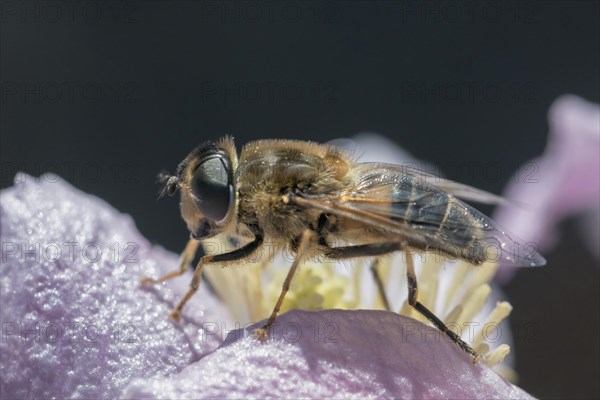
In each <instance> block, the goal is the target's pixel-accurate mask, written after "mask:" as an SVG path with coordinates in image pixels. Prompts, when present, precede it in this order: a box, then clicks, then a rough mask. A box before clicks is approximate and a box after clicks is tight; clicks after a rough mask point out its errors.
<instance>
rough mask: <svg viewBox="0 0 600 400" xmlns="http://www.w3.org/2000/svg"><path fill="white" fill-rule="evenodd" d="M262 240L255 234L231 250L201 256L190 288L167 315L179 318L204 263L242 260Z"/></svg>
mask: <svg viewBox="0 0 600 400" xmlns="http://www.w3.org/2000/svg"><path fill="white" fill-rule="evenodd" d="M262 240H263V238H262V235H256V236H255V238H254V240H253V241H252V242H250V243H248V244H247V245H245V246H244V247H240V248H239V249H236V250H234V251H232V252H229V253H225V254H217V255H207V256H204V257H202V258H201V259H200V261H198V265H197V266H196V270H195V271H194V276H193V277H192V282H191V283H190V288H189V289H188V291H187V293H186V294H185V296H183V299H181V301H180V302H179V304H177V307H175V309H174V310H173V311H171V314H169V316H170V317H171V318H173V319H174V320H176V321H177V320H179V318H180V316H181V310H182V309H183V307H184V306H185V304H186V303H187V302H188V300H189V299H190V298H191V297H192V296H193V295H194V293H196V291H197V290H198V288H199V287H200V281H201V280H202V269H203V268H204V266H205V265H206V264H210V263H219V262H230V261H237V260H242V259H244V258H246V257H249V256H250V255H252V253H254V252H255V251H256V249H258V248H259V247H260V245H261V243H262Z"/></svg>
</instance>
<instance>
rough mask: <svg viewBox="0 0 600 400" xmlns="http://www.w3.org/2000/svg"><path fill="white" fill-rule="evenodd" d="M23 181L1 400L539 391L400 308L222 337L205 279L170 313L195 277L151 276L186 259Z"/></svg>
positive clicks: (50, 187)
mask: <svg viewBox="0 0 600 400" xmlns="http://www.w3.org/2000/svg"><path fill="white" fill-rule="evenodd" d="M17 182H18V183H17V184H16V185H15V186H14V187H11V188H9V189H6V190H3V191H2V192H1V193H0V199H1V208H0V213H1V214H0V215H1V217H2V225H1V231H0V236H1V240H2V262H1V264H0V288H1V289H2V290H1V292H0V302H1V304H2V305H3V307H2V308H1V310H0V322H1V325H2V335H3V337H2V339H3V340H2V341H0V351H1V352H2V357H1V359H0V370H1V371H2V374H0V395H1V396H2V398H9V397H13V398H14V397H17V398H49V397H61V398H66V397H68V398H116V397H120V398H142V397H143V398H174V397H176V398H214V397H219V398H223V397H228V398H231V397H257V398H258V397H260V398H264V397H267V396H268V397H361V398H364V397H409V396H410V397H437V398H467V397H468V398H490V397H497V398H528V397H529V396H528V394H527V393H525V392H523V391H522V390H520V389H519V388H517V387H516V386H513V385H511V384H509V383H507V382H506V381H504V380H503V379H502V378H500V377H499V376H498V375H497V374H495V373H494V372H493V371H491V370H490V369H489V368H488V367H486V366H485V365H482V364H477V365H473V364H472V363H471V360H470V359H469V357H467V355H466V354H465V353H464V352H463V351H461V350H460V349H459V348H458V346H456V345H454V344H452V343H448V342H447V341H445V340H441V339H440V336H439V332H438V331H437V330H435V329H433V328H429V327H427V326H425V325H423V324H421V323H420V322H418V321H415V320H413V319H410V318H407V317H404V316H402V315H398V314H395V313H388V312H381V311H342V310H325V311H316V312H303V311H297V310H296V311H291V312H288V313H285V314H283V315H281V316H280V318H279V319H278V323H279V326H278V327H275V330H274V333H273V335H272V337H271V340H269V341H268V342H266V343H261V342H259V341H257V340H256V339H255V338H254V337H253V336H252V335H251V334H250V332H252V330H253V329H254V328H255V327H256V325H254V326H249V327H247V328H246V329H243V330H234V331H232V332H231V333H230V334H229V336H228V337H227V340H226V341H224V342H222V341H221V339H220V335H219V334H218V332H217V331H216V330H217V329H219V328H220V326H221V324H222V323H224V322H225V321H227V317H226V314H227V311H226V310H225V309H224V307H223V306H222V305H221V304H220V303H219V302H218V301H216V299H215V298H214V297H213V296H212V295H211V294H210V292H209V291H208V290H206V285H203V287H202V289H201V290H200V291H199V292H198V293H197V294H196V296H194V297H193V298H192V299H191V300H190V303H189V304H188V306H187V307H186V308H185V309H184V311H183V315H182V320H181V322H179V323H175V322H173V321H170V320H168V319H167V315H168V311H169V310H170V309H171V308H172V307H173V305H174V303H175V302H176V301H177V300H178V299H179V298H181V296H182V295H183V294H184V293H185V292H186V289H187V288H186V286H187V284H188V282H189V279H190V277H191V273H187V274H186V275H184V276H183V277H182V278H180V279H176V280H173V281H169V282H167V283H165V284H163V285H162V286H160V287H159V288H156V289H147V288H143V287H140V285H139V278H140V277H141V276H143V275H151V276H158V275H161V274H164V273H165V272H167V271H169V270H172V269H175V268H176V267H177V257H176V255H174V254H172V253H169V252H166V251H165V250H163V249H161V248H160V247H157V246H152V245H150V244H149V243H148V241H147V240H145V239H144V238H143V237H142V236H141V235H140V234H139V232H137V230H136V229H135V227H134V226H133V222H132V221H131V219H130V218H129V217H128V216H126V215H122V214H120V213H118V212H117V211H116V210H114V209H112V208H111V207H110V206H109V205H108V204H106V203H105V202H103V201H102V200H99V199H97V198H95V197H93V196H89V195H86V194H84V193H81V192H79V191H77V190H76V189H74V188H73V187H71V186H70V185H68V184H66V183H65V182H62V181H60V179H58V178H57V177H56V176H49V175H45V176H42V177H41V178H39V179H34V178H32V177H30V176H25V175H19V176H17ZM128 244H129V245H134V247H133V248H134V252H133V253H129V252H121V253H119V255H118V256H117V255H116V254H117V253H116V252H115V249H123V247H124V246H125V245H128ZM119 245H120V246H119ZM67 248H68V249H72V251H64V250H66V249H67ZM92 248H93V249H95V250H92V252H91V253H90V252H87V251H86V250H84V249H87V250H89V249H92ZM131 254H133V257H131ZM240 268H242V266H240ZM230 295H234V293H230ZM334 297H335V296H334ZM315 328H318V329H317V331H315ZM294 332H296V333H295V334H294ZM290 335H291V336H290Z"/></svg>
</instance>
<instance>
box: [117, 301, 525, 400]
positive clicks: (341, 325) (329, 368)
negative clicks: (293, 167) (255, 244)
mask: <svg viewBox="0 0 600 400" xmlns="http://www.w3.org/2000/svg"><path fill="white" fill-rule="evenodd" d="M276 323H277V325H276V327H275V329H274V332H273V334H272V336H271V338H270V339H269V340H268V341H267V342H265V343H261V342H259V341H258V340H257V339H256V338H254V337H253V336H252V334H251V332H252V330H253V329H254V328H256V327H258V326H260V325H254V326H251V327H249V328H248V329H246V330H238V331H233V332H232V333H230V335H229V336H228V338H227V340H226V341H225V343H224V344H223V345H222V346H221V347H220V348H219V349H217V350H216V351H215V352H214V353H212V354H210V355H208V356H206V357H204V358H203V359H201V360H200V361H198V362H195V363H193V364H191V365H190V366H188V367H187V368H185V369H184V370H183V371H181V372H180V373H178V374H176V375H174V376H172V377H170V378H150V379H140V380H136V381H134V382H133V383H132V384H131V385H130V386H129V387H128V388H127V389H126V390H125V392H124V393H123V396H122V397H124V398H130V399H135V398H177V399H191V398H194V399H199V398H267V397H269V398H301V397H302V398H332V397H335V398H346V397H349V398H374V397H376V398H381V397H394V398H455V399H456V398H469V399H484V398H485V399H489V398H502V399H509V398H518V399H523V398H531V396H529V395H528V394H527V393H525V392H524V391H522V390H521V389H519V388H518V387H516V386H513V385H511V384H510V383H508V382H506V381H504V380H503V379H502V378H500V377H499V376H498V375H497V374H496V373H494V372H493V371H492V370H490V369H489V368H488V367H486V366H485V365H481V364H478V365H473V364H472V362H471V359H470V357H468V356H467V355H466V354H465V353H464V352H463V351H462V350H460V348H459V347H458V346H457V345H456V344H454V343H449V342H448V341H447V340H446V339H445V337H443V336H442V335H441V334H440V333H439V332H438V331H437V330H435V329H433V328H430V327H427V326H425V325H423V324H421V323H420V322H417V321H415V320H413V319H411V318H407V317H403V316H400V315H398V314H393V313H389V312H382V311H341V310H328V311H319V312H307V311H299V310H294V311H290V312H288V313H286V314H284V315H282V316H280V317H279V319H278V320H277V322H276Z"/></svg>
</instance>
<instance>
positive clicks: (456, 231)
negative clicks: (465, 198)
mask: <svg viewBox="0 0 600 400" xmlns="http://www.w3.org/2000/svg"><path fill="white" fill-rule="evenodd" d="M427 189H429V188H427ZM427 189H423V188H420V187H419V186H417V185H410V184H408V183H404V184H401V185H398V186H397V187H396V188H395V190H393V191H392V193H391V197H392V201H393V202H392V208H393V211H392V215H393V219H394V220H396V221H398V222H401V223H403V224H405V225H407V226H408V227H410V228H411V229H414V230H415V231H417V232H421V233H422V235H423V241H422V242H421V243H420V246H419V247H423V244H425V246H424V247H425V249H426V250H430V249H433V250H438V251H440V252H442V253H444V254H447V255H450V256H452V257H457V258H461V259H466V260H469V261H471V262H473V263H475V264H481V263H482V262H483V261H485V256H486V252H485V248H484V246H482V245H481V243H480V242H479V241H478V238H479V237H480V236H481V235H480V233H481V225H480V221H479V220H478V219H477V218H476V216H474V215H472V214H471V213H470V211H469V210H468V209H467V208H466V207H465V206H464V204H462V203H461V202H459V201H457V200H456V199H455V198H454V197H453V196H450V195H448V194H446V193H444V192H442V191H432V190H431V189H429V190H427ZM417 245H419V243H417Z"/></svg>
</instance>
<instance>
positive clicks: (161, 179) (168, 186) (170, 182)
mask: <svg viewBox="0 0 600 400" xmlns="http://www.w3.org/2000/svg"><path fill="white" fill-rule="evenodd" d="M157 178H158V179H157V181H158V183H159V184H160V185H162V188H161V189H160V193H159V195H158V198H159V199H160V198H162V197H164V195H165V194H166V195H169V196H173V195H174V194H175V192H176V191H177V189H178V184H179V178H177V177H176V176H174V175H171V174H169V172H168V171H160V172H159V173H158V177H157Z"/></svg>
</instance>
